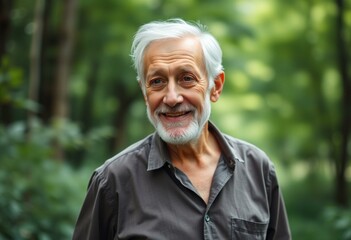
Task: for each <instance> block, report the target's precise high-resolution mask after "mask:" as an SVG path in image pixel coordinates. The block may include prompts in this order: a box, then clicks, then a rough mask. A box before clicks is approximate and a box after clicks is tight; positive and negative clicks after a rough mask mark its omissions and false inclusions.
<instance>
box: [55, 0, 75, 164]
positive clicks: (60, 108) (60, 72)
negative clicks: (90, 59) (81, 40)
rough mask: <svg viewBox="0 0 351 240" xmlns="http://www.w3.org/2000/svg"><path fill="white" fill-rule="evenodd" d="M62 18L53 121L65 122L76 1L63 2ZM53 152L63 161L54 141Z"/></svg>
mask: <svg viewBox="0 0 351 240" xmlns="http://www.w3.org/2000/svg"><path fill="white" fill-rule="evenodd" d="M63 4H64V7H63V16H62V22H61V24H62V25H61V31H60V35H59V36H60V46H59V52H58V62H57V72H56V82H55V85H54V86H55V87H54V89H55V91H56V92H55V95H54V99H53V119H54V120H55V121H56V120H58V121H62V120H65V119H66V118H67V117H68V82H69V74H70V66H71V62H72V49H73V42H74V33H75V28H74V27H75V17H76V16H75V15H76V11H77V0H65V1H63ZM54 152H55V157H56V158H57V159H63V157H64V152H63V149H62V146H61V144H60V142H59V141H58V140H56V141H54Z"/></svg>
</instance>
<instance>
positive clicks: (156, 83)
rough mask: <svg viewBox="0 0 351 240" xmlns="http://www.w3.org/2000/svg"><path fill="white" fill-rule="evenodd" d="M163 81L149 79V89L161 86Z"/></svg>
mask: <svg viewBox="0 0 351 240" xmlns="http://www.w3.org/2000/svg"><path fill="white" fill-rule="evenodd" d="M164 83H165V81H164V80H163V79H162V78H155V79H151V80H150V81H149V83H148V85H149V87H159V86H162V85H163V84H164Z"/></svg>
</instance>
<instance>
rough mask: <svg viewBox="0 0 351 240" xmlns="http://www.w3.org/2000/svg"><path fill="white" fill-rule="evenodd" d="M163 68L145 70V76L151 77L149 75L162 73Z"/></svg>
mask: <svg viewBox="0 0 351 240" xmlns="http://www.w3.org/2000/svg"><path fill="white" fill-rule="evenodd" d="M164 72H165V70H164V69H160V68H154V69H152V68H151V69H150V70H149V71H147V73H146V78H148V77H151V76H155V75H162V74H164Z"/></svg>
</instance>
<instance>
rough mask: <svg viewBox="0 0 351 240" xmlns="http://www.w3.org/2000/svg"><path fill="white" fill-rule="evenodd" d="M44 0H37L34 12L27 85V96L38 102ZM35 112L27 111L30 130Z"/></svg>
mask: <svg viewBox="0 0 351 240" xmlns="http://www.w3.org/2000/svg"><path fill="white" fill-rule="evenodd" d="M44 9H45V0H37V1H36V6H35V13H34V29H33V37H32V45H31V49H30V76H29V84H28V85H29V87H28V98H29V100H31V101H33V102H36V103H37V102H38V99H39V85H40V76H41V75H40V72H41V66H42V64H41V52H42V37H43V23H44ZM35 115H36V114H35V113H34V112H32V111H28V119H27V120H28V122H29V124H28V130H29V132H30V121H31V120H32V118H33V117H35Z"/></svg>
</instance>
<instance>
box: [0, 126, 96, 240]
mask: <svg viewBox="0 0 351 240" xmlns="http://www.w3.org/2000/svg"><path fill="white" fill-rule="evenodd" d="M50 132H52V129H51V128H48V127H43V126H41V125H40V124H37V125H36V126H35V127H34V129H33V132H32V137H31V139H30V140H28V139H26V136H25V124H24V123H22V122H18V123H16V124H13V125H12V126H10V127H7V128H4V127H1V126H0V149H1V151H0V152H1V154H0V163H1V169H0V196H1V198H0V212H1V214H0V239H43V240H44V239H60V240H62V239H71V235H72V231H73V228H74V224H75V221H76V218H77V214H78V212H79V210H80V207H81V203H82V200H83V198H84V195H85V192H86V185H87V181H88V178H89V175H90V173H91V172H90V170H84V169H81V170H74V169H72V168H71V167H70V166H69V165H68V164H66V163H65V162H64V161H58V160H55V159H53V158H52V149H51V147H50V141H51V140H52V135H51V134H50Z"/></svg>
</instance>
